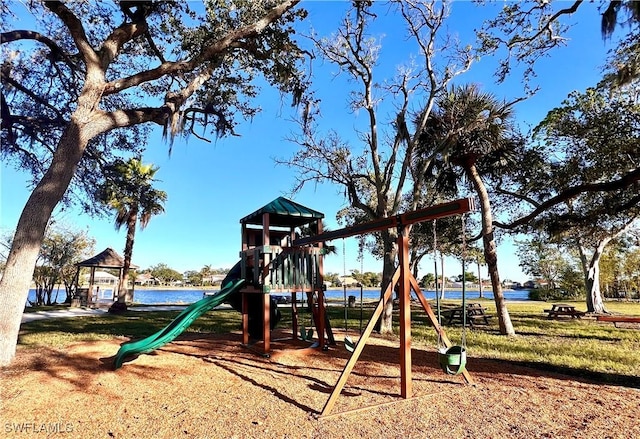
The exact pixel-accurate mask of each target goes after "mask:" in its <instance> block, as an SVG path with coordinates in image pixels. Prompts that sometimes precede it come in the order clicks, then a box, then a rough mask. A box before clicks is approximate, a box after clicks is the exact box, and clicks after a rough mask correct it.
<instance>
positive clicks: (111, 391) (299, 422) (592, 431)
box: [0, 334, 640, 439]
mask: <svg viewBox="0 0 640 439" xmlns="http://www.w3.org/2000/svg"><path fill="white" fill-rule="evenodd" d="M338 337H339V335H338ZM123 341H124V340H113V341H105V342H91V343H82V344H76V345H73V346H71V347H70V348H68V349H65V350H55V349H38V350H22V349H21V350H19V352H18V356H17V360H16V362H15V363H14V364H13V365H12V366H11V367H10V368H7V369H4V370H2V371H0V381H1V383H0V384H1V385H0V401H1V402H0V420H1V422H2V425H1V426H0V428H1V429H2V430H1V431H2V434H0V436H2V437H9V438H10V437H16V438H17V437H72V438H76V437H77V438H109V437H115V438H151V437H153V438H188V437H196V438H374V437H385V438H428V437H436V436H438V437H448V438H466V437H469V438H471V437H472V438H503V437H512V438H536V437H540V438H599V439H601V438H632V437H640V423H639V422H638V419H637V415H638V407H640V390H638V389H634V388H628V387H622V386H608V385H600V384H598V383H593V382H586V381H580V380H576V379H575V378H572V377H568V376H564V375H558V374H545V373H543V372H540V371H537V370H533V369H528V368H524V367H519V366H514V365H510V364H508V363H504V362H494V361H488V360H478V359H473V358H470V360H469V370H470V372H471V373H472V374H473V377H474V379H475V380H476V382H477V386H475V387H471V386H467V385H464V384H463V381H462V379H461V378H460V377H450V376H448V375H445V374H443V373H442V372H441V371H440V370H439V369H437V368H436V364H437V362H436V358H435V353H434V352H433V347H427V348H426V350H420V346H415V344H414V348H417V349H415V350H414V354H413V364H414V366H413V378H414V380H413V389H414V395H416V397H415V398H412V399H410V400H402V399H400V398H399V397H398V393H399V389H400V383H399V381H400V380H399V373H400V371H399V367H398V358H399V354H398V349H397V345H396V343H397V342H396V341H390V340H385V339H382V338H376V337H373V338H372V339H371V342H370V344H369V345H368V346H367V347H366V348H365V350H364V353H363V355H362V357H361V360H360V361H359V362H358V363H357V364H356V367H355V369H354V371H353V373H352V375H351V376H350V378H349V381H348V382H347V386H346V388H345V390H344V391H343V393H342V395H340V397H339V398H338V401H337V403H336V406H335V409H334V412H344V411H347V410H353V409H359V408H362V407H367V406H371V405H376V406H375V407H371V408H369V409H366V410H364V411H359V412H355V413H351V414H339V415H337V416H332V417H329V418H326V419H316V415H317V414H318V413H319V412H320V411H321V410H322V408H323V406H324V404H325V403H326V401H327V398H328V396H329V394H330V392H331V390H332V388H333V386H334V385H335V383H336V381H337V379H338V377H339V375H340V372H341V371H342V368H343V366H344V364H345V363H346V361H347V359H348V352H346V351H345V350H343V349H340V348H336V349H332V350H330V351H329V352H328V353H327V352H321V351H315V350H309V349H297V350H292V349H287V350H284V349H281V350H280V349H279V350H276V352H275V353H274V355H272V357H271V358H270V359H263V358H261V357H259V356H256V355H254V354H252V353H251V352H248V351H247V350H245V349H243V348H242V347H241V346H240V335H239V334H228V335H224V336H211V335H208V334H207V335H204V334H188V335H185V336H183V337H181V338H180V339H179V341H176V342H174V343H172V344H170V345H167V346H165V347H164V348H162V349H160V350H159V351H158V352H156V353H155V354H152V355H143V356H140V357H139V358H137V359H135V360H134V361H131V362H129V363H126V364H125V365H124V367H123V368H122V369H120V370H118V371H112V370H111V364H110V358H109V357H111V356H112V355H114V354H115V352H116V351H117V350H118V347H119V344H120V343H121V342H123ZM284 347H285V345H281V344H277V345H276V348H284ZM288 347H291V345H288ZM471 354H472V353H471ZM389 402H394V403H392V404H386V405H380V404H385V403H389ZM20 429H22V430H23V433H20V432H18V431H17V430H20ZM26 430H28V432H27V433H28V434H25V433H24V431H26ZM36 432H37V433H36ZM47 432H48V434H46V433H47Z"/></svg>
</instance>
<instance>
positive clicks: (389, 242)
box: [377, 229, 398, 334]
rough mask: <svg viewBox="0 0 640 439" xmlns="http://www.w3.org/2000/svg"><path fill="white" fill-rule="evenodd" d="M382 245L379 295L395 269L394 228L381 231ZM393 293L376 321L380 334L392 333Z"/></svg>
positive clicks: (396, 248) (396, 235)
mask: <svg viewBox="0 0 640 439" xmlns="http://www.w3.org/2000/svg"><path fill="white" fill-rule="evenodd" d="M381 234H382V239H383V245H384V260H383V268H382V289H381V291H380V297H382V295H383V294H384V291H385V290H386V289H387V286H388V285H389V283H390V282H391V278H392V277H393V273H394V272H395V270H396V256H397V254H398V245H397V242H396V240H397V238H398V233H397V231H396V230H395V229H389V230H388V231H383V232H381ZM394 298H395V294H391V297H390V298H389V300H388V301H387V302H386V303H385V304H384V309H383V311H382V315H381V316H380V321H379V322H378V328H377V329H378V331H379V332H380V334H392V333H393V299H394Z"/></svg>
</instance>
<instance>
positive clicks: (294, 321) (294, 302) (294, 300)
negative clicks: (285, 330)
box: [291, 291, 298, 340]
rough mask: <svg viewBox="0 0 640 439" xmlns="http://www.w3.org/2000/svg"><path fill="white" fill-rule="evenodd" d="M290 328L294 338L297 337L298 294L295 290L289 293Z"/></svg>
mask: <svg viewBox="0 0 640 439" xmlns="http://www.w3.org/2000/svg"><path fill="white" fill-rule="evenodd" d="M291 329H292V330H293V340H295V339H296V338H297V337H298V295H297V293H296V292H295V291H294V292H292V293H291Z"/></svg>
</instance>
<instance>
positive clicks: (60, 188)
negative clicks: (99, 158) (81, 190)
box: [0, 119, 87, 366]
mask: <svg viewBox="0 0 640 439" xmlns="http://www.w3.org/2000/svg"><path fill="white" fill-rule="evenodd" d="M86 145H87V139H85V138H84V136H83V135H82V128H81V127H80V126H79V124H78V123H76V121H75V120H74V119H72V121H71V122H70V124H69V125H68V126H67V128H66V129H65V131H64V133H63V134H62V137H61V138H60V143H59V144H58V147H57V148H56V151H55V153H54V154H53V158H52V161H51V166H50V167H49V169H48V170H47V172H46V173H45V174H44V176H43V177H42V180H40V182H39V183H38V185H37V186H36V187H35V189H34V190H33V192H32V193H31V196H30V197H29V199H28V200H27V203H26V204H25V206H24V209H23V210H22V214H21V215H20V219H19V220H18V224H17V226H16V232H15V235H14V237H13V243H12V245H11V250H10V251H9V255H8V257H7V263H6V267H5V270H4V274H3V276H2V280H0V366H6V365H8V364H9V363H10V362H11V361H12V360H13V358H14V357H15V353H16V345H17V341H18V331H19V330H20V322H21V320H22V313H23V311H24V304H25V303H26V300H27V296H28V294H29V285H30V283H31V279H32V277H33V272H34V268H35V264H36V260H37V259H38V253H39V251H40V247H41V246H42V242H43V240H44V232H45V229H46V228H47V223H48V222H49V219H50V218H51V214H52V212H53V209H54V208H55V207H56V206H57V204H58V203H59V202H60V200H61V199H62V197H63V196H64V193H65V192H66V190H67V188H68V187H69V183H70V182H71V179H72V178H73V174H74V173H75V171H76V167H77V165H78V163H79V162H80V159H81V158H82V154H83V153H84V149H85V147H86Z"/></svg>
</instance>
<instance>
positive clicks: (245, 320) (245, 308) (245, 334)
mask: <svg viewBox="0 0 640 439" xmlns="http://www.w3.org/2000/svg"><path fill="white" fill-rule="evenodd" d="M240 295H241V296H242V344H244V345H245V346H246V345H248V344H249V299H248V298H247V293H240Z"/></svg>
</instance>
